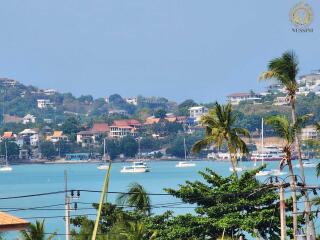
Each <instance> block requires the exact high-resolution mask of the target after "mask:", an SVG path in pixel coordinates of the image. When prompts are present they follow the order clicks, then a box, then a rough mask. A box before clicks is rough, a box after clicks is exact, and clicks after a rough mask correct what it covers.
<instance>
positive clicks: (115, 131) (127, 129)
mask: <svg viewBox="0 0 320 240" xmlns="http://www.w3.org/2000/svg"><path fill="white" fill-rule="evenodd" d="M140 126H141V123H140V122H139V121H137V120H135V119H128V120H116V121H114V122H113V125H112V126H110V137H111V138H122V137H124V136H128V135H131V136H133V137H136V136H137V135H138V132H137V129H138V128H139V127H140Z"/></svg>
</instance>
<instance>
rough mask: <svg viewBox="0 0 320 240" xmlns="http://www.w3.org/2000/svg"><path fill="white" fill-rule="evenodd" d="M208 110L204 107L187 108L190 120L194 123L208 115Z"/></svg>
mask: <svg viewBox="0 0 320 240" xmlns="http://www.w3.org/2000/svg"><path fill="white" fill-rule="evenodd" d="M208 111H209V110H208V108H206V107H204V106H195V107H191V108H189V113H190V118H193V119H194V120H195V122H199V121H200V119H201V117H202V116H203V115H205V114H207V113H208Z"/></svg>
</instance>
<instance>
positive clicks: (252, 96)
mask: <svg viewBox="0 0 320 240" xmlns="http://www.w3.org/2000/svg"><path fill="white" fill-rule="evenodd" d="M261 97H262V96H261V94H258V93H254V92H249V93H233V94H230V95H228V96H227V98H228V101H229V103H231V104H232V105H238V104H239V103H240V102H243V101H250V102H253V103H255V102H257V101H260V100H261Z"/></svg>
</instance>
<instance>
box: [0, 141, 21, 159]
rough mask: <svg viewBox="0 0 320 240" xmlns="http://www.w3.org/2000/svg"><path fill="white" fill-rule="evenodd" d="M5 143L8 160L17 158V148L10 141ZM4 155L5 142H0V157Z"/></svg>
mask: <svg viewBox="0 0 320 240" xmlns="http://www.w3.org/2000/svg"><path fill="white" fill-rule="evenodd" d="M6 143H7V151H8V158H9V159H12V158H14V157H17V156H19V146H18V145H17V144H16V143H15V142H12V141H8V140H6ZM5 154H6V149H5V142H4V141H2V142H1V143H0V155H5Z"/></svg>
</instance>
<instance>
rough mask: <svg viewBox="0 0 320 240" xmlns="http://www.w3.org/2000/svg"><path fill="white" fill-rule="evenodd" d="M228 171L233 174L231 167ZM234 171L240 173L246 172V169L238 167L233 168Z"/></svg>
mask: <svg viewBox="0 0 320 240" xmlns="http://www.w3.org/2000/svg"><path fill="white" fill-rule="evenodd" d="M229 170H230V172H233V168H232V167H229ZM235 170H236V172H242V171H245V170H247V168H246V167H240V166H239V167H235Z"/></svg>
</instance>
